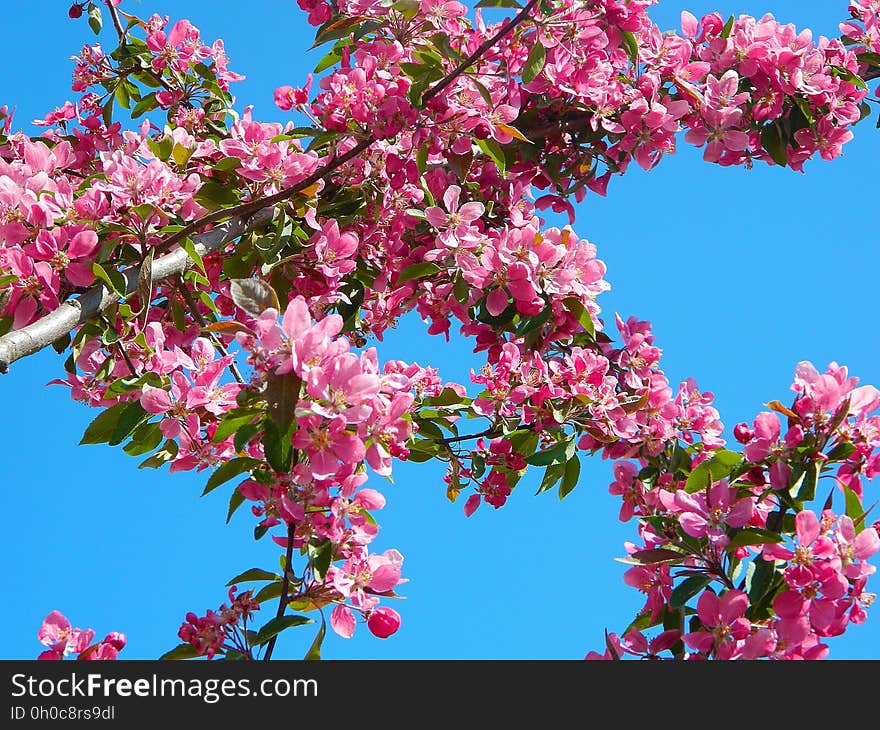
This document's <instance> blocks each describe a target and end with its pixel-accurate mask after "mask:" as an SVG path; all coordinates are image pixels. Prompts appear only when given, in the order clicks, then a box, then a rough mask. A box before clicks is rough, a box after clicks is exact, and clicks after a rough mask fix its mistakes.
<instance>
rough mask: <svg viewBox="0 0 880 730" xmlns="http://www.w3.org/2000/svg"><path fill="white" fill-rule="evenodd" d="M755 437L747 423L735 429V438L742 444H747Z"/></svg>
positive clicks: (739, 424) (737, 425)
mask: <svg viewBox="0 0 880 730" xmlns="http://www.w3.org/2000/svg"><path fill="white" fill-rule="evenodd" d="M754 435H755V433H754V431H752V429H750V428H749V425H748V424H747V423H738V424H736V426H734V427H733V437H734V438H735V439H736V440H737V441H739V442H740V443H741V444H747V443H748V442H749V441H751V440H752V437H753V436H754Z"/></svg>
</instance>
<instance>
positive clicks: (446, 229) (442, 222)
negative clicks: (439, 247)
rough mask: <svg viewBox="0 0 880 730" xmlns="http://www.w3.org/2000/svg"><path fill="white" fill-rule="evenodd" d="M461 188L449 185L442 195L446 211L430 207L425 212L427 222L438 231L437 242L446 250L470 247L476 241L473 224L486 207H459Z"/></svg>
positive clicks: (467, 205) (478, 205)
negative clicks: (445, 247) (446, 248)
mask: <svg viewBox="0 0 880 730" xmlns="http://www.w3.org/2000/svg"><path fill="white" fill-rule="evenodd" d="M460 195H461V188H460V187H459V186H458V185H450V186H449V188H447V190H446V192H445V193H444V194H443V204H444V205H445V206H446V210H443V208H440V207H439V206H436V205H434V206H431V207H429V208H427V209H426V210H425V217H426V218H427V219H428V222H429V223H430V224H431V225H432V226H434V228H436V229H437V230H438V231H439V236H438V240H439V241H440V242H441V243H443V245H445V246H447V247H448V248H456V247H458V246H465V247H467V246H468V245H471V244H472V243H473V242H475V241H476V236H475V233H476V229H475V228H474V227H473V225H472V224H473V223H474V222H475V221H477V220H479V219H480V217H481V216H482V215H483V213H484V212H485V210H486V207H485V206H484V205H483V204H482V203H479V202H470V203H463V204H462V205H459V197H460Z"/></svg>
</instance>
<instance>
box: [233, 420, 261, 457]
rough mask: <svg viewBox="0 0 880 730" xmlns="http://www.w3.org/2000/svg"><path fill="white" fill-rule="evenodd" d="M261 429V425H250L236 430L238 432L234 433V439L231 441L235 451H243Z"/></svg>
mask: <svg viewBox="0 0 880 730" xmlns="http://www.w3.org/2000/svg"><path fill="white" fill-rule="evenodd" d="M262 427H263V426H262V423H252V424H250V425H248V426H242V427H241V428H240V429H238V431H236V432H235V438H234V439H233V440H232V444H233V446H235V450H236V451H244V448H245V446H247V445H248V444H249V443H250V442H251V439H253V437H254V436H256V435H257V433H259V431H260V429H262Z"/></svg>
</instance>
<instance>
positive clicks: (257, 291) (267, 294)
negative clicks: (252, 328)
mask: <svg viewBox="0 0 880 730" xmlns="http://www.w3.org/2000/svg"><path fill="white" fill-rule="evenodd" d="M229 295H230V296H231V297H232V301H233V302H235V306H237V307H238V308H239V309H243V310H244V311H245V312H247V313H248V314H250V315H252V316H253V317H259V316H260V315H261V314H262V313H263V312H264V311H266V310H267V309H268V308H269V307H274V308H275V309H276V310H278V309H280V304H279V303H278V295H277V294H276V293H275V290H274V289H273V288H272V287H271V286H269V285H268V284H267V283H266V282H265V281H262V280H261V279H233V280H232V282H231V283H230V285H229Z"/></svg>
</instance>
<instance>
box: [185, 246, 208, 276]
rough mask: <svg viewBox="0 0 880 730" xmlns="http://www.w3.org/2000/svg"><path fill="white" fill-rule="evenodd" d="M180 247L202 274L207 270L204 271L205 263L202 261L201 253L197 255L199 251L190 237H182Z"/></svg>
mask: <svg viewBox="0 0 880 730" xmlns="http://www.w3.org/2000/svg"><path fill="white" fill-rule="evenodd" d="M180 247H181V248H182V249H183V250H184V251H186V253H187V256H189V257H190V259H191V260H192V262H193V263H194V264H195V265H196V266H198V267H199V271H201V272H202V273H203V274H207V272H206V271H205V263H204V262H203V261H202V257H201V255H199V252H198V251H197V250H196V245H195V244H194V243H193V242H192V239H191V238H184V239H183V240H182V241H181V242H180Z"/></svg>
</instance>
